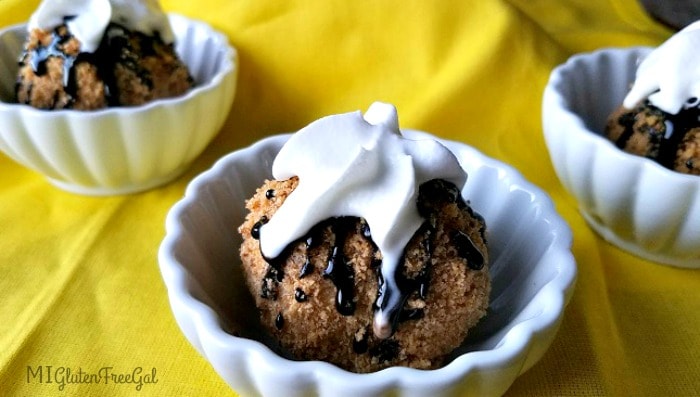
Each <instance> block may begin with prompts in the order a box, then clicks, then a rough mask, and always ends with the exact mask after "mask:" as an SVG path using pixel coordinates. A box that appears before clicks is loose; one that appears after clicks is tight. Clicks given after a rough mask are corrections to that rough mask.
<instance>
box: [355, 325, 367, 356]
mask: <svg viewBox="0 0 700 397" xmlns="http://www.w3.org/2000/svg"><path fill="white" fill-rule="evenodd" d="M368 341H369V332H368V331H367V330H364V333H363V334H362V338H360V339H357V336H355V338H353V339H352V351H354V352H355V353H356V354H364V353H367V349H368V348H369V343H368Z"/></svg>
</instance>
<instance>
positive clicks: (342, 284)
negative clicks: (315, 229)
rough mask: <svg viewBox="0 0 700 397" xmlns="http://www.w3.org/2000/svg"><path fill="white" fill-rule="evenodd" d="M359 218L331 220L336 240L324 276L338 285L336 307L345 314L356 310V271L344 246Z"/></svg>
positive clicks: (350, 313) (348, 314) (347, 314)
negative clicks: (349, 262)
mask: <svg viewBox="0 0 700 397" xmlns="http://www.w3.org/2000/svg"><path fill="white" fill-rule="evenodd" d="M356 223H357V218H355V217H340V218H334V219H333V221H332V222H331V231H332V232H333V234H334V235H335V241H334V242H333V245H332V246H331V249H330V255H329V256H328V261H327V266H326V269H325V270H324V271H323V276H324V277H327V278H329V279H330V280H331V281H332V282H333V284H335V287H336V290H337V292H336V299H335V307H336V309H338V312H339V313H340V314H342V315H344V316H350V315H352V314H353V313H354V312H355V301H354V289H355V272H354V270H353V268H352V266H350V265H349V264H348V260H347V258H346V257H345V252H344V247H345V243H346V242H347V239H348V236H349V235H350V233H352V232H354V231H355V230H356V229H355V224H356Z"/></svg>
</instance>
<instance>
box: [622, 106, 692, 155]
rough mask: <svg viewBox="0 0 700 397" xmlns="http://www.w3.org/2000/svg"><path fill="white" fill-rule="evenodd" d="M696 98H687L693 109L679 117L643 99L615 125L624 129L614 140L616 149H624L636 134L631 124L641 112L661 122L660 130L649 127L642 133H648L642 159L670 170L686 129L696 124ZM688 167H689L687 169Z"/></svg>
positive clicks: (680, 114)
mask: <svg viewBox="0 0 700 397" xmlns="http://www.w3.org/2000/svg"><path fill="white" fill-rule="evenodd" d="M697 102H698V101H697V98H690V99H689V100H688V105H692V106H693V107H690V108H684V109H681V110H680V111H679V112H678V114H670V113H666V112H664V111H663V110H661V109H659V108H657V107H656V106H654V105H652V104H651V102H649V101H648V100H646V101H645V102H644V103H643V104H642V105H639V106H638V107H637V108H635V109H634V110H633V111H630V112H627V113H624V114H623V115H621V116H620V117H619V118H618V120H617V123H618V124H619V125H620V126H622V127H623V132H622V134H620V136H619V137H618V138H617V140H615V142H614V143H615V146H617V147H618V148H619V149H622V150H624V149H625V147H626V146H627V143H628V142H629V140H630V139H631V138H632V136H633V135H634V133H635V129H634V124H635V121H636V116H637V114H641V113H644V114H646V115H648V116H655V117H658V118H659V119H661V120H664V123H663V127H659V128H653V127H651V126H648V128H647V130H646V131H645V132H646V133H647V134H648V137H649V140H650V144H651V149H650V151H649V152H648V153H646V154H645V157H647V158H650V159H652V160H655V161H656V162H658V163H659V164H661V165H662V166H664V167H666V168H670V169H673V168H674V163H675V160H676V153H677V151H678V148H679V147H680V145H681V142H682V141H683V137H684V136H685V134H686V133H687V132H688V130H689V129H691V128H693V127H696V126H697V125H698V120H699V119H698V116H700V109H699V108H698V107H697ZM689 168H691V167H689Z"/></svg>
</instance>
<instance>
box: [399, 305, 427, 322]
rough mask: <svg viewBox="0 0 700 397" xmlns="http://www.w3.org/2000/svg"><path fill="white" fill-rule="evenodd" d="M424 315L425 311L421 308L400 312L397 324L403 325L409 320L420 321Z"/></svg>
mask: <svg viewBox="0 0 700 397" xmlns="http://www.w3.org/2000/svg"><path fill="white" fill-rule="evenodd" d="M424 315H425V310H423V309H421V308H415V309H409V310H406V309H404V310H402V311H401V314H400V315H399V323H403V322H406V321H411V320H420V319H421V318H423V316H424Z"/></svg>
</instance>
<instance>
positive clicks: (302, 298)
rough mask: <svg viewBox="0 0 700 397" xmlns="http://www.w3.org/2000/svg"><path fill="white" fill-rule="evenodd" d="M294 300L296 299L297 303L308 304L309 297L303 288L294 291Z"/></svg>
mask: <svg viewBox="0 0 700 397" xmlns="http://www.w3.org/2000/svg"><path fill="white" fill-rule="evenodd" d="M294 299H296V301H297V302H299V303H301V302H306V301H307V300H308V299H309V297H308V296H307V295H306V292H304V291H303V290H302V289H301V288H297V289H296V290H295V291H294Z"/></svg>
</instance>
